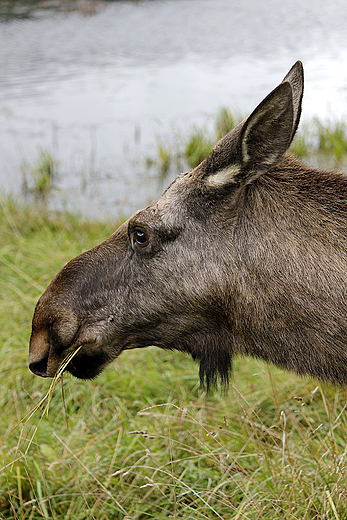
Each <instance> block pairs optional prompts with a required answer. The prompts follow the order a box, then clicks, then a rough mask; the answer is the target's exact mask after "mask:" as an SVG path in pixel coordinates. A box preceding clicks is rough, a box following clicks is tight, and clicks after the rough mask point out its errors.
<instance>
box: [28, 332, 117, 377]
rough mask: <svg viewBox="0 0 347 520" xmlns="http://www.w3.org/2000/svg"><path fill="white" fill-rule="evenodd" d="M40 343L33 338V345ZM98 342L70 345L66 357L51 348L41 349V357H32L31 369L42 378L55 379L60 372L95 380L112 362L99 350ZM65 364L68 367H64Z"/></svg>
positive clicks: (38, 339)
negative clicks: (56, 353)
mask: <svg viewBox="0 0 347 520" xmlns="http://www.w3.org/2000/svg"><path fill="white" fill-rule="evenodd" d="M34 342H35V343H36V344H37V343H39V342H40V338H32V341H31V343H34ZM97 347H98V345H97V343H96V342H93V343H92V342H90V343H83V344H82V345H76V343H74V344H72V345H70V346H69V347H67V348H66V349H64V351H63V353H64V355H59V356H57V355H55V354H54V349H52V348H51V347H49V348H45V349H44V350H43V349H41V353H40V354H39V355H36V356H34V355H32V356H31V358H32V359H30V360H29V369H30V370H31V372H33V373H34V374H36V375H37V376H40V377H54V376H55V375H56V374H57V372H58V371H59V370H62V371H63V372H70V373H71V374H72V375H73V376H75V377H77V378H78V379H93V378H94V377H96V376H97V375H98V374H99V373H100V372H101V371H102V369H103V368H104V367H105V365H107V364H108V363H109V361H110V359H109V356H108V355H106V353H105V352H104V351H103V350H101V349H100V348H99V349H98V348H97ZM64 363H65V364H66V366H65V367H64Z"/></svg>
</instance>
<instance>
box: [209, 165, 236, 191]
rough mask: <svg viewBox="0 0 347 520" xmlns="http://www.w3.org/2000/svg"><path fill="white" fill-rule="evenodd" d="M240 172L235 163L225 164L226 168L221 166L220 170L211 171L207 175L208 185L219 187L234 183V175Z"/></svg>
mask: <svg viewBox="0 0 347 520" xmlns="http://www.w3.org/2000/svg"><path fill="white" fill-rule="evenodd" d="M239 173H240V167H239V166H237V165H236V164H233V165H231V166H227V168H223V169H222V170H219V171H217V172H216V173H213V174H212V175H209V177H207V184H208V186H213V187H215V188H219V187H221V186H224V185H225V184H230V183H232V184H234V183H235V177H237V175H238V174H239Z"/></svg>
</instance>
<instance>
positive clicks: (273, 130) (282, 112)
mask: <svg viewBox="0 0 347 520" xmlns="http://www.w3.org/2000/svg"><path fill="white" fill-rule="evenodd" d="M293 120H294V108H293V95H292V88H291V86H290V84H289V83H288V82H287V81H286V82H285V83H281V84H280V85H279V86H278V87H277V88H275V90H273V91H272V92H271V93H270V94H269V95H268V96H267V97H266V98H265V99H264V100H263V101H262V102H261V103H260V105H258V106H257V108H256V109H255V110H254V112H253V113H252V114H251V115H250V116H249V117H248V119H247V120H246V121H245V123H244V125H243V127H242V130H241V136H240V145H241V146H240V153H241V158H240V159H241V170H243V174H241V176H242V177H243V176H247V177H248V176H249V174H251V180H253V179H254V178H256V177H258V176H259V175H260V174H261V173H263V172H264V171H266V170H268V169H269V168H271V167H272V166H274V165H275V164H276V162H277V161H278V159H279V158H280V157H281V155H282V154H283V153H284V152H285V151H286V150H287V149H288V148H289V146H290V143H291V141H292V136H293ZM240 173H241V172H240ZM248 182H250V179H248ZM248 182H247V184H248Z"/></svg>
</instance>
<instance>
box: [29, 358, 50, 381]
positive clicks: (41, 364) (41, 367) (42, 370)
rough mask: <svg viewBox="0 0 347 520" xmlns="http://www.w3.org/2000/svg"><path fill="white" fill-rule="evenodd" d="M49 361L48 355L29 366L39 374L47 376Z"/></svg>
mask: <svg viewBox="0 0 347 520" xmlns="http://www.w3.org/2000/svg"><path fill="white" fill-rule="evenodd" d="M47 362H48V356H47V357H45V358H43V359H41V360H40V361H36V362H34V363H29V368H30V370H31V371H32V372H33V373H34V374H36V375H37V376H41V377H47Z"/></svg>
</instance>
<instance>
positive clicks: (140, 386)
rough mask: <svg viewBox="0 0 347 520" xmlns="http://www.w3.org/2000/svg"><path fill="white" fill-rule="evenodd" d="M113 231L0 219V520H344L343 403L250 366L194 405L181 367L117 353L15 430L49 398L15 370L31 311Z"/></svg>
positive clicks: (27, 213) (155, 355)
mask: <svg viewBox="0 0 347 520" xmlns="http://www.w3.org/2000/svg"><path fill="white" fill-rule="evenodd" d="M114 228H115V225H111V224H102V223H88V222H83V221H82V220H80V219H78V218H76V217H71V216H69V215H54V214H49V213H47V212H45V211H44V210H43V209H42V208H41V209H40V211H37V210H35V209H34V208H23V207H20V206H16V205H15V204H13V203H9V202H4V203H3V204H2V206H1V208H0V234H1V251H0V287H1V299H0V306H1V309H0V320H1V321H0V341H1V349H0V370H1V378H0V385H1V392H0V406H1V421H0V438H1V439H2V440H1V444H0V468H1V469H0V518H1V519H6V520H10V519H16V520H17V519H18V520H39V519H40V520H42V519H54V520H60V519H61V520H63V519H64V520H69V519H71V520H82V519H83V520H84V519H88V520H89V519H96V520H114V519H122V520H126V519H128V520H130V519H131V520H140V519H141V520H147V519H156V520H158V519H182V520H183V519H184V520H187V519H188V520H189V519H194V520H198V519H199V520H205V519H213V520H214V519H225V520H226V519H228V520H229V519H232V520H245V519H249V520H257V519H261V520H263V519H266V520H274V519H278V520H283V519H286V520H289V519H290V520H294V519H295V520H313V519H317V520H318V519H319V520H323V519H324V520H343V519H345V518H346V517H347V496H346V495H347V478H346V462H347V460H346V458H347V448H346V437H347V424H346V423H347V412H346V405H347V392H346V390H345V389H336V388H333V387H330V386H325V385H320V384H319V383H317V382H316V381H312V380H309V379H300V378H298V377H296V376H295V375H293V374H287V373H284V372H283V371H280V370H278V369H275V368H273V367H269V366H267V365H265V364H263V363H261V362H260V361H254V360H251V359H242V360H237V361H236V362H235V375H234V379H233V383H232V385H231V387H230V389H229V393H228V395H221V394H219V393H214V394H213V393H212V394H210V395H206V394H204V393H202V392H201V390H200V389H199V383H198V369H197V366H196V365H195V364H194V363H193V362H192V361H191V359H190V358H189V357H187V356H185V355H181V354H178V353H167V352H164V351H160V350H159V349H156V348H155V347H151V348H149V349H144V350H142V351H141V350H134V351H129V352H125V353H123V354H122V355H121V356H120V357H119V358H118V359H117V360H116V361H115V362H114V363H113V364H112V365H111V366H109V367H108V368H107V369H106V370H105V371H104V372H103V373H102V374H101V375H100V376H99V377H98V378H96V379H95V380H94V381H85V382H83V381H79V380H76V379H74V378H72V376H69V375H66V376H65V377H64V380H63V388H64V399H63V398H62V388H61V386H59V385H58V387H57V388H56V390H55V392H54V394H53V396H52V399H51V402H50V409H49V414H48V417H47V415H46V414H44V413H43V411H39V410H38V411H37V412H36V414H35V415H34V416H33V417H31V418H30V419H29V420H27V421H23V418H25V417H26V416H27V414H28V413H29V412H30V411H31V410H32V409H33V408H34V406H35V405H36V404H37V403H38V402H39V401H40V399H41V398H42V397H43V396H44V395H45V394H46V393H47V391H48V389H49V386H50V380H44V379H40V378H38V377H35V376H34V375H33V374H31V373H30V372H29V370H28V368H27V357H28V341H29V336H30V322H31V317H32V314H33V311H34V306H35V303H36V301H37V299H38V297H39V296H40V294H41V292H42V290H44V288H45V287H46V286H47V284H48V283H49V281H50V280H51V279H52V277H53V276H54V275H55V274H56V272H57V271H58V270H59V269H60V268H61V267H62V266H63V265H64V264H65V263H66V262H67V261H68V260H69V259H70V258H72V257H73V256H75V255H77V254H79V253H80V252H82V251H83V250H85V249H87V248H90V247H92V246H94V245H96V244H97V243H99V242H100V241H101V240H103V239H104V238H106V237H107V236H108V235H109V234H110V233H111V232H112V231H113V230H114ZM21 421H22V422H21Z"/></svg>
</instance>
